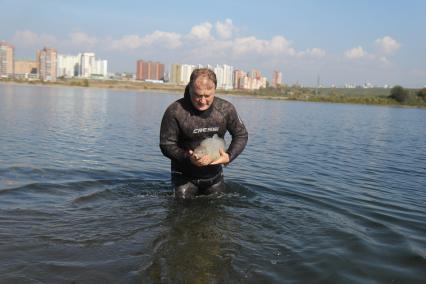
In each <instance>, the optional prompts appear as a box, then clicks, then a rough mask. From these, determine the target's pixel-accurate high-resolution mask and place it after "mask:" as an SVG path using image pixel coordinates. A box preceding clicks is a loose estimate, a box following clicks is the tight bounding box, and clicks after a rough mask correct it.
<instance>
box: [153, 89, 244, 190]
mask: <svg viewBox="0 0 426 284" xmlns="http://www.w3.org/2000/svg"><path fill="white" fill-rule="evenodd" d="M226 131H229V133H230V134H231V136H232V141H231V143H230V145H229V147H228V149H227V151H226V152H227V153H228V154H229V160H230V162H231V161H233V160H234V159H235V158H236V157H237V156H238V155H239V154H240V153H241V152H242V151H243V150H244V148H245V146H246V144H247V139H248V134H247V130H246V128H245V126H244V124H243V122H242V121H241V120H240V118H239V117H238V114H237V111H236V110H235V108H234V106H233V105H232V104H231V103H230V102H228V101H226V100H224V99H221V98H218V97H216V96H215V98H214V100H213V102H212V105H211V106H210V107H209V108H208V109H207V110H205V111H199V110H197V109H196V108H194V106H193V105H192V102H191V99H190V95H189V92H188V87H187V88H186V89H185V95H184V97H183V98H181V99H179V100H177V101H175V102H174V103H172V104H171V105H170V106H169V107H168V108H167V110H166V112H165V113H164V116H163V120H162V121H161V129H160V148H161V152H162V153H163V154H164V155H165V156H166V157H168V158H170V160H171V171H172V177H173V174H179V175H181V176H182V177H183V178H187V179H189V180H198V181H203V180H209V179H212V178H215V177H217V176H222V165H208V166H204V167H198V166H196V165H194V164H192V163H191V161H190V158H189V154H188V151H189V150H194V149H195V148H196V147H197V146H198V145H199V144H200V143H201V141H202V140H204V139H205V138H208V137H212V136H213V135H214V134H217V135H218V136H219V137H221V138H224V136H225V133H226ZM222 182H223V181H222ZM175 186H176V184H175Z"/></svg>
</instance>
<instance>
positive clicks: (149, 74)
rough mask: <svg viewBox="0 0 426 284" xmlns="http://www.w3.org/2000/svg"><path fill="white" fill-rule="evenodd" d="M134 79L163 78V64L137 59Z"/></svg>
mask: <svg viewBox="0 0 426 284" xmlns="http://www.w3.org/2000/svg"><path fill="white" fill-rule="evenodd" d="M136 80H164V64H162V63H160V62H152V61H144V60H138V61H137V62H136Z"/></svg>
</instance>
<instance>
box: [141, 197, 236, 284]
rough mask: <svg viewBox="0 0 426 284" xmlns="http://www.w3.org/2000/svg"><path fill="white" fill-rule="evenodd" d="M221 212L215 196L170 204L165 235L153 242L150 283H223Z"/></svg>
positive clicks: (225, 268)
mask: <svg viewBox="0 0 426 284" xmlns="http://www.w3.org/2000/svg"><path fill="white" fill-rule="evenodd" d="M225 215H226V214H225V212H224V208H223V207H222V206H221V204H220V200H219V199H217V197H215V196H209V197H200V198H196V199H194V200H190V201H187V202H176V201H174V200H173V201H172V202H171V203H170V206H169V209H168V214H167V218H166V220H165V222H164V226H165V227H166V228H167V229H166V231H165V232H164V233H163V234H161V235H160V236H159V237H158V238H157V239H156V240H155V241H154V255H153V257H152V263H151V264H150V265H149V266H148V267H147V268H146V271H145V273H146V275H148V277H149V280H150V281H152V282H153V283H164V282H166V283H224V282H225V279H226V278H227V273H226V272H227V271H229V270H230V269H231V266H230V258H229V257H227V250H226V247H224V246H223V245H224V244H225V242H226V240H225V235H224V233H223V228H222V229H221V228H220V227H222V226H225V227H226V226H227V224H226V218H225Z"/></svg>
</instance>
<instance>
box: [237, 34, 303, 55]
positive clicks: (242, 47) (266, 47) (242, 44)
mask: <svg viewBox="0 0 426 284" xmlns="http://www.w3.org/2000/svg"><path fill="white" fill-rule="evenodd" d="M232 52H233V54H234V55H237V56H239V55H244V54H250V53H255V54H260V55H272V54H273V55H278V54H281V55H290V56H294V55H296V54H297V52H296V50H295V49H294V48H293V47H291V42H289V41H288V40H287V39H286V38H285V37H282V36H275V37H273V38H272V39H271V40H270V41H268V40H263V39H258V38H256V37H254V36H249V37H243V38H236V39H235V40H234V43H233V47H232Z"/></svg>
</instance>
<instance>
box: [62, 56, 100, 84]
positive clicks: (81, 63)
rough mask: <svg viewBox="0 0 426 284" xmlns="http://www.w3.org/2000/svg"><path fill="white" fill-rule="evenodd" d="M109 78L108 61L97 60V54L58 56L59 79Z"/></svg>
mask: <svg viewBox="0 0 426 284" xmlns="http://www.w3.org/2000/svg"><path fill="white" fill-rule="evenodd" d="M60 76H64V77H83V78H89V77H107V76H108V61H107V60H103V59H96V56H95V53H93V52H84V53H79V54H78V55H62V54H59V55H58V77H60Z"/></svg>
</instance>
